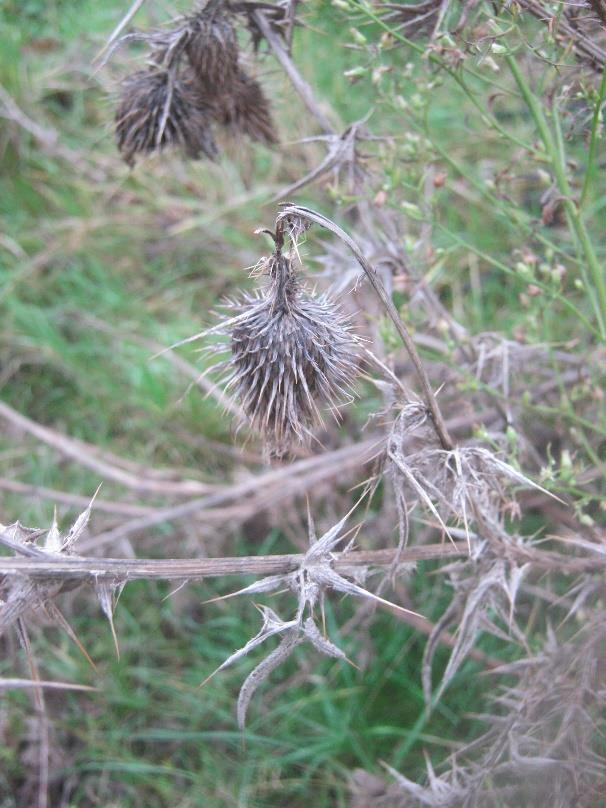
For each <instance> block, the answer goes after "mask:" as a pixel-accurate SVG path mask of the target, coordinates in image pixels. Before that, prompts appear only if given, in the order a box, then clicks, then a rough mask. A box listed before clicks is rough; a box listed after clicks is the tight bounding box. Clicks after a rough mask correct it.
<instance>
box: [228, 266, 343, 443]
mask: <svg viewBox="0 0 606 808" xmlns="http://www.w3.org/2000/svg"><path fill="white" fill-rule="evenodd" d="M264 269H265V270H266V272H267V274H268V275H269V283H268V284H267V286H266V287H265V288H264V289H263V290H261V291H260V292H258V293H257V294H250V295H246V296H245V297H244V298H243V299H242V300H241V301H240V302H238V303H236V304H234V305H233V308H234V309H235V311H234V314H235V317H233V318H231V319H230V320H229V321H228V326H229V331H228V334H229V336H230V347H231V360H230V361H229V362H228V363H227V364H228V366H229V369H230V374H229V384H228V387H229V388H231V389H233V390H234V391H235V393H236V394H237V397H238V398H239V400H240V402H241V405H242V408H243V410H244V412H245V413H246V415H247V416H248V418H249V419H250V422H251V424H252V425H253V427H255V428H256V429H257V430H258V431H259V432H260V433H261V434H262V435H263V436H264V437H265V440H266V443H267V445H268V447H269V450H270V453H271V454H272V455H273V456H275V457H281V456H284V455H285V454H288V452H289V450H290V449H291V447H292V445H293V444H297V443H304V442H306V439H307V438H308V437H309V435H310V428H311V427H312V426H313V425H314V424H316V423H318V422H320V421H321V415H320V410H319V406H321V405H322V404H324V405H327V406H328V407H329V408H330V409H331V410H332V411H333V414H336V408H337V406H338V403H339V402H340V401H342V400H343V398H344V397H347V396H348V391H349V390H350V388H351V384H352V381H353V379H354V377H355V375H356V372H357V363H356V339H355V337H354V335H353V334H352V333H351V331H350V328H349V324H348V321H347V318H346V317H345V315H344V314H343V313H342V312H341V311H340V309H339V307H338V306H337V305H336V304H335V303H334V302H333V300H332V299H331V298H330V297H329V296H328V295H326V294H323V295H315V294H313V293H312V292H310V291H309V290H307V289H306V288H305V287H304V285H303V284H302V282H301V280H300V278H299V277H298V275H297V272H296V270H295V268H294V266H293V257H292V255H290V254H289V255H283V254H282V252H281V251H280V250H276V252H275V253H274V254H273V255H272V256H271V257H270V258H269V259H268V261H267V262H266V264H265V266H264ZM230 324H231V325H230Z"/></svg>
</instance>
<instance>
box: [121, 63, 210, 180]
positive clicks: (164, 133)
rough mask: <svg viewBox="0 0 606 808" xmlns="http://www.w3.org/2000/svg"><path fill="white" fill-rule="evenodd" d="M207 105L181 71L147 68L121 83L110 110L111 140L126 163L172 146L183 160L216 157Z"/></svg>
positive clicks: (189, 78) (193, 84) (188, 76)
mask: <svg viewBox="0 0 606 808" xmlns="http://www.w3.org/2000/svg"><path fill="white" fill-rule="evenodd" d="M210 120H211V118H210V105H209V104H208V103H207V101H206V100H205V99H204V97H203V96H202V94H201V93H200V91H199V90H198V89H197V88H196V83H195V81H194V80H192V77H191V75H188V74H187V73H184V74H176V73H175V72H174V71H172V70H165V69H162V68H157V67H151V68H149V69H148V70H140V71H138V72H136V73H133V74H132V75H131V76H128V78H126V79H125V80H124V82H123V83H122V88H121V98H120V104H119V106H118V109H117V111H116V141H117V143H118V149H119V150H120V153H121V154H122V157H123V158H124V161H125V162H126V163H127V164H128V165H133V164H134V162H135V155H137V154H149V153H150V152H154V151H160V150H162V149H163V148H165V147H167V146H178V147H180V148H182V149H183V151H184V152H185V154H186V155H187V156H188V157H192V158H194V159H195V158H198V157H200V156H201V155H205V156H206V157H210V158H214V157H215V156H216V154H217V147H216V145H215V142H214V139H213V136H212V131H211V127H210Z"/></svg>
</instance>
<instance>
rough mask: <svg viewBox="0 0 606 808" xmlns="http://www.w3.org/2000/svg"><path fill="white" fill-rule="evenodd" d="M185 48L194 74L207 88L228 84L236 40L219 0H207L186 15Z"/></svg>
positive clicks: (231, 79) (233, 69)
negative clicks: (196, 9) (198, 9)
mask: <svg viewBox="0 0 606 808" xmlns="http://www.w3.org/2000/svg"><path fill="white" fill-rule="evenodd" d="M185 50H186V53H187V57H188V59H189V62H190V64H191V66H192V68H193V70H194V72H195V74H196V76H197V77H198V78H199V79H200V81H201V82H203V83H204V84H205V85H206V86H207V87H208V89H209V90H210V91H212V92H218V91H219V90H221V89H223V88H229V87H231V85H232V84H233V82H234V80H235V77H236V73H237V70H238V40H237V38H236V32H235V30H234V26H233V24H232V22H231V19H230V17H229V16H228V15H227V14H226V12H225V10H224V8H223V6H222V4H221V3H217V2H213V1H212V0H211V2H209V3H208V4H207V5H206V6H205V7H204V8H203V9H201V11H199V12H198V13H197V14H195V15H194V16H192V17H190V18H189V19H188V27H187V44H186V46H185Z"/></svg>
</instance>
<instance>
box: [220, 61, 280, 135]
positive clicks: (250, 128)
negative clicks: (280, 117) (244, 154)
mask: <svg viewBox="0 0 606 808" xmlns="http://www.w3.org/2000/svg"><path fill="white" fill-rule="evenodd" d="M216 115H217V118H218V120H219V122H220V123H222V124H224V125H225V126H228V127H230V128H231V129H233V130H235V131H236V132H240V133H242V134H244V135H247V136H248V137H249V138H251V140H257V141H259V142H260V143H265V144H267V145H271V144H273V143H276V142H277V140H278V138H277V136H276V126H275V124H274V121H273V118H272V115H271V111H270V106H269V101H268V100H267V97H266V96H265V93H264V92H263V88H262V87H261V85H260V84H259V82H258V81H257V80H256V79H253V78H252V76H249V75H248V74H247V73H246V72H245V71H244V70H242V69H241V68H239V69H238V72H237V74H236V77H235V80H234V83H233V84H232V86H231V88H230V91H229V93H225V94H222V95H219V96H218V97H217V100H216Z"/></svg>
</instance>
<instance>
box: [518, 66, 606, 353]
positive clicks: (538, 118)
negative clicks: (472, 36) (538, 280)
mask: <svg viewBox="0 0 606 808" xmlns="http://www.w3.org/2000/svg"><path fill="white" fill-rule="evenodd" d="M505 59H506V60H507V64H508V66H509V69H510V71H511V74H512V75H513V77H514V79H515V82H516V84H517V85H518V89H519V90H520V93H521V94H522V97H523V98H524V101H525V102H526V105H527V107H528V110H529V112H530V114H531V115H532V118H533V120H534V122H535V125H536V127H537V129H538V130H539V135H540V136H541V140H542V141H543V145H544V147H545V151H546V152H547V156H548V158H549V161H550V163H551V167H552V169H553V173H554V176H555V180H556V185H557V187H558V190H559V192H560V194H561V195H562V204H563V205H564V210H565V211H566V217H567V219H568V223H569V226H570V227H571V229H572V230H573V231H574V234H575V236H576V238H577V240H578V243H579V245H580V247H581V250H582V252H583V255H584V256H585V261H586V263H587V267H588V269H589V273H590V275H591V280H592V282H593V289H592V288H591V287H590V286H589V284H588V283H587V284H586V285H587V287H588V289H587V293H588V295H589V298H590V300H591V302H592V304H593V308H594V310H595V313H596V318H597V321H598V327H599V330H600V334H601V337H602V340H603V341H606V277H605V275H604V271H603V269H602V267H601V266H600V265H599V262H598V258H597V256H596V253H595V250H594V247H593V244H592V241H591V238H590V236H589V232H588V231H587V228H586V226H585V222H584V221H583V219H582V217H581V212H580V210H579V207H578V205H577V204H576V202H575V201H574V199H573V196H572V189H571V187H570V183H569V182H568V176H567V174H566V158H565V155H564V154H563V151H562V144H561V143H558V141H557V140H556V139H554V136H553V134H552V132H551V129H550V128H549V125H548V123H547V119H546V117H545V114H544V112H543V110H542V108H541V105H540V103H539V101H538V99H537V98H536V96H535V95H534V93H533V92H532V90H531V89H530V87H529V86H528V83H527V81H526V79H525V77H524V75H523V73H522V71H521V70H520V67H519V65H518V63H517V61H516V59H515V57H514V56H512V55H511V54H508V55H506V56H505ZM555 115H556V110H555V109H554V116H555Z"/></svg>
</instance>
